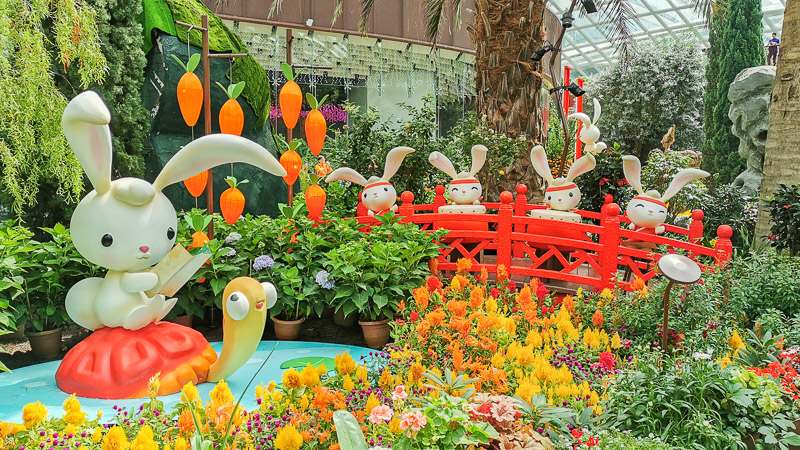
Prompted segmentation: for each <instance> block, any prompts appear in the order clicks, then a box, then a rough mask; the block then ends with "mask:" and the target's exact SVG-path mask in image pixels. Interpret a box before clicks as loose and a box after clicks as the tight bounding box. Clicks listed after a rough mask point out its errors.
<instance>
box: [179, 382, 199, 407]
mask: <svg viewBox="0 0 800 450" xmlns="http://www.w3.org/2000/svg"><path fill="white" fill-rule="evenodd" d="M199 397H200V393H199V392H197V388H196V387H195V385H194V384H192V383H191V382H189V383H186V384H184V385H183V388H182V389H181V401H182V402H184V403H191V402H194V401H195V400H197V399H198V398H199Z"/></svg>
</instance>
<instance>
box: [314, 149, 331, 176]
mask: <svg viewBox="0 0 800 450" xmlns="http://www.w3.org/2000/svg"><path fill="white" fill-rule="evenodd" d="M314 170H315V171H316V172H317V176H318V177H320V178H324V177H325V175H328V174H329V173H331V172H332V171H333V169H331V165H330V164H328V161H325V157H324V156H322V155H320V156H319V157H317V165H316V166H314Z"/></svg>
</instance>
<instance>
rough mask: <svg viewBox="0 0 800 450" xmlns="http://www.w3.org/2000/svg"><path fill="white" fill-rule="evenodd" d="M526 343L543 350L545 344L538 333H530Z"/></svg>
mask: <svg viewBox="0 0 800 450" xmlns="http://www.w3.org/2000/svg"><path fill="white" fill-rule="evenodd" d="M525 343H526V344H528V345H530V346H531V347H533V348H542V344H543V343H544V342H543V341H542V336H541V335H540V334H539V333H538V332H536V331H531V332H530V333H528V338H527V339H525Z"/></svg>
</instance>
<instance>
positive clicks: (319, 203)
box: [306, 174, 328, 220]
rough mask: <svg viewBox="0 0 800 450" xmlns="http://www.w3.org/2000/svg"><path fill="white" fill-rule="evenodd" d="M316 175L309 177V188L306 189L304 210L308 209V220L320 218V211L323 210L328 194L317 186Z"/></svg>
mask: <svg viewBox="0 0 800 450" xmlns="http://www.w3.org/2000/svg"><path fill="white" fill-rule="evenodd" d="M317 180H318V178H317V175H316V174H312V175H311V183H312V184H311V186H309V187H308V189H306V208H307V209H308V218H309V219H311V220H319V219H320V217H322V210H323V209H325V202H326V201H327V200H328V194H326V193H325V190H324V189H322V187H321V186H320V185H318V184H317Z"/></svg>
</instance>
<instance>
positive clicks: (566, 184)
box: [531, 145, 597, 211]
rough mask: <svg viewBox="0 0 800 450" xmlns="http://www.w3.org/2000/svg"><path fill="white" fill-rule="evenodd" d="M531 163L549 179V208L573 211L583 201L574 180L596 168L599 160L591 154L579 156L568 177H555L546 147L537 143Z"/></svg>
mask: <svg viewBox="0 0 800 450" xmlns="http://www.w3.org/2000/svg"><path fill="white" fill-rule="evenodd" d="M531 163H532V164H533V168H534V170H536V173H538V174H539V176H541V177H542V178H544V179H545V180H546V181H547V189H546V190H545V193H544V195H545V204H546V205H547V208H548V209H554V210H556V211H571V210H573V209H575V207H576V206H578V203H580V201H581V191H580V189H578V185H577V184H575V182H574V180H575V178H577V177H578V176H580V175H583V174H584V173H586V172H588V171H590V170H592V169H594V166H595V165H596V164H597V162H596V161H595V159H594V156H592V155H591V154H588V153H587V154H586V155H583V156H582V157H580V158H578V160H577V161H575V162H574V163H573V164H572V166H571V167H570V168H569V172H567V177H566V178H564V177H559V178H555V179H554V178H553V174H552V172H551V171H550V164H549V163H548V162H547V153H546V152H545V151H544V147H542V146H541V145H537V146H535V147H533V150H531Z"/></svg>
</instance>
